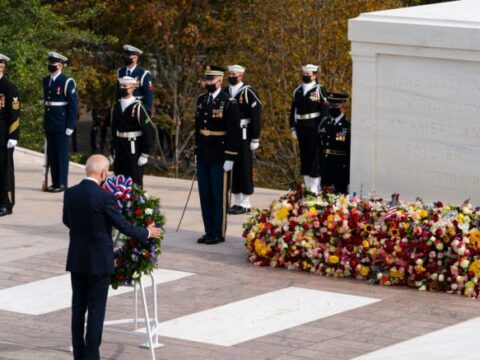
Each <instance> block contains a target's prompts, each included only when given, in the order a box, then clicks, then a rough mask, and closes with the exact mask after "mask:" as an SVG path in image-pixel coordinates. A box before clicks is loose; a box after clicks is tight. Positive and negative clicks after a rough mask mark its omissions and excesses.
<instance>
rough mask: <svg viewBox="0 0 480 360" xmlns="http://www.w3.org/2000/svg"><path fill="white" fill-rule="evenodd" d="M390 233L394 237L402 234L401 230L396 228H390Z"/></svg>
mask: <svg viewBox="0 0 480 360" xmlns="http://www.w3.org/2000/svg"><path fill="white" fill-rule="evenodd" d="M388 233H389V234H390V236H392V237H394V236H398V235H400V231H399V230H398V229H396V228H394V229H390V231H389V232H388Z"/></svg>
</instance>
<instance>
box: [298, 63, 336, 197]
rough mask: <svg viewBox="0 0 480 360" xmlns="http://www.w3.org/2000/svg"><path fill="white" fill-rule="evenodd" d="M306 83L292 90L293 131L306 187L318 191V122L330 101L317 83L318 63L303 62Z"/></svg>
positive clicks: (311, 190)
mask: <svg viewBox="0 0 480 360" xmlns="http://www.w3.org/2000/svg"><path fill="white" fill-rule="evenodd" d="M302 71H303V76H302V80H303V84H301V85H299V86H298V87H297V88H296V89H295V90H294V91H293V99H292V107H291V111H290V131H291V132H292V136H293V137H294V138H295V139H297V140H298V145H299V148H300V171H301V174H302V175H303V178H304V182H305V187H306V189H307V190H308V191H310V192H312V193H314V194H317V193H318V187H319V185H320V167H319V165H320V164H319V160H320V140H319V138H318V134H317V133H318V125H319V124H320V120H321V119H322V117H323V116H325V115H327V111H328V103H327V99H326V91H325V88H324V87H323V86H322V85H319V84H317V82H316V78H317V72H318V66H316V65H312V64H307V65H305V66H302Z"/></svg>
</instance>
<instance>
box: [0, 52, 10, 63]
mask: <svg viewBox="0 0 480 360" xmlns="http://www.w3.org/2000/svg"><path fill="white" fill-rule="evenodd" d="M0 60H4V61H6V62H9V61H10V58H9V57H8V56H5V55H3V54H0Z"/></svg>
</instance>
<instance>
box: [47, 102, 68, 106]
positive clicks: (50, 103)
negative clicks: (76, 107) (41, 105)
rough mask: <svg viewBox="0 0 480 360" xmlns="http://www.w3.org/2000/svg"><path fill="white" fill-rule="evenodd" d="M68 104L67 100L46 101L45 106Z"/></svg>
mask: <svg viewBox="0 0 480 360" xmlns="http://www.w3.org/2000/svg"><path fill="white" fill-rule="evenodd" d="M65 105H68V102H66V101H45V106H65Z"/></svg>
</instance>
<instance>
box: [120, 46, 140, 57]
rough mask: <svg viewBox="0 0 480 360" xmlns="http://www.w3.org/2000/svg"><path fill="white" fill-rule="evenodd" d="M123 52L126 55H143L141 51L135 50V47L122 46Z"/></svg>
mask: <svg viewBox="0 0 480 360" xmlns="http://www.w3.org/2000/svg"><path fill="white" fill-rule="evenodd" d="M123 50H124V51H125V52H126V53H129V54H135V55H142V54H143V51H142V50H140V49H139V48H136V47H135V46H132V45H128V44H125V45H123Z"/></svg>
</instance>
